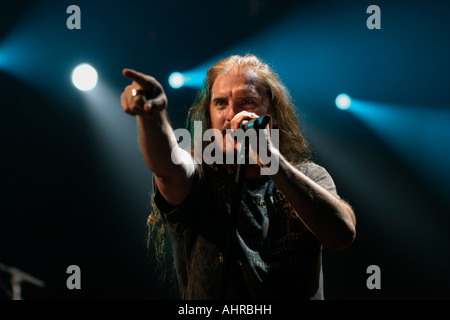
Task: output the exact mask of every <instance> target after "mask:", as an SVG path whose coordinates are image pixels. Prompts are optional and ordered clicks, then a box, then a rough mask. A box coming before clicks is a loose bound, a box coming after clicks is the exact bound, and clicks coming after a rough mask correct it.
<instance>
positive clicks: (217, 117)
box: [210, 110, 225, 130]
mask: <svg viewBox="0 0 450 320" xmlns="http://www.w3.org/2000/svg"><path fill="white" fill-rule="evenodd" d="M210 115H211V126H212V127H213V128H216V129H219V130H222V127H223V125H224V119H225V117H224V116H223V114H222V113H221V112H218V111H217V110H216V111H214V110H211V111H210Z"/></svg>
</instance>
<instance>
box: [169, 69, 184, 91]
mask: <svg viewBox="0 0 450 320" xmlns="http://www.w3.org/2000/svg"><path fill="white" fill-rule="evenodd" d="M185 82H186V78H185V77H184V76H183V74H181V73H180V72H172V73H171V74H170V76H169V84H170V86H171V87H172V88H174V89H178V88H181V87H182V86H183V85H184V83H185Z"/></svg>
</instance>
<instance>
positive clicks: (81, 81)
mask: <svg viewBox="0 0 450 320" xmlns="http://www.w3.org/2000/svg"><path fill="white" fill-rule="evenodd" d="M97 77H98V76H97V71H95V69H94V68H93V67H91V66H90V65H88V64H86V63H84V64H80V65H79V66H78V67H76V68H75V69H74V70H73V72H72V82H73V85H74V86H75V87H77V88H78V89H79V90H81V91H88V90H92V89H94V87H95V85H96V84H97Z"/></svg>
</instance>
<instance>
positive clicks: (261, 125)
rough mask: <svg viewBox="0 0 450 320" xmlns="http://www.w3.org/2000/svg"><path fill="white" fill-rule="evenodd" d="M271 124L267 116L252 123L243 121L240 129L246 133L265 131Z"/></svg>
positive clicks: (253, 120) (251, 121)
mask: <svg viewBox="0 0 450 320" xmlns="http://www.w3.org/2000/svg"><path fill="white" fill-rule="evenodd" d="M269 122H270V116H269V115H265V116H262V117H259V118H256V119H252V120H250V121H245V120H244V121H242V124H241V125H240V128H241V129H243V130H244V131H247V130H248V129H255V130H259V129H265V128H266V126H267V125H268V124H269Z"/></svg>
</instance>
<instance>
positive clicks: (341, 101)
mask: <svg viewBox="0 0 450 320" xmlns="http://www.w3.org/2000/svg"><path fill="white" fill-rule="evenodd" d="M335 102H336V107H338V108H339V109H341V110H345V109H348V108H350V106H351V104H352V100H351V99H350V97H349V96H348V95H346V94H345V93H341V94H340V95H338V96H337V97H336V101H335Z"/></svg>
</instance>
